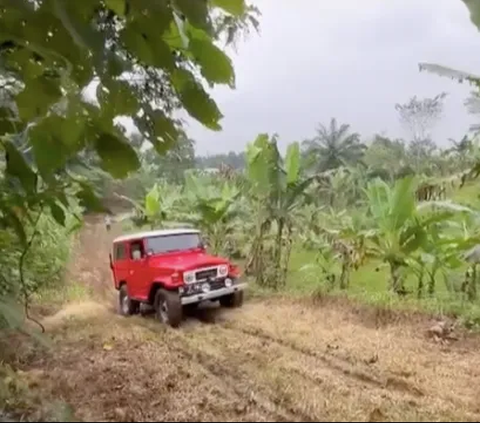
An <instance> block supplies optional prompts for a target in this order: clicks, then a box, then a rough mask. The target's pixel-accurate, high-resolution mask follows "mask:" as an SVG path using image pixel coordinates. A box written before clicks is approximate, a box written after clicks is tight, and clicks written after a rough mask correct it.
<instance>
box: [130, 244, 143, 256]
mask: <svg viewBox="0 0 480 423" xmlns="http://www.w3.org/2000/svg"><path fill="white" fill-rule="evenodd" d="M143 256H144V251H143V243H142V242H141V241H134V242H132V243H131V244H130V258H131V259H132V260H140V259H141V258H142V257H143Z"/></svg>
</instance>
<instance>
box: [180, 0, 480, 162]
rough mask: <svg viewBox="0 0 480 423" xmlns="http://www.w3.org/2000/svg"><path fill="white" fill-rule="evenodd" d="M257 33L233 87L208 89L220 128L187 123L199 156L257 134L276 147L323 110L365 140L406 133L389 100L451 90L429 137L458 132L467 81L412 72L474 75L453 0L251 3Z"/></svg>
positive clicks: (479, 67) (466, 31) (297, 136)
mask: <svg viewBox="0 0 480 423" xmlns="http://www.w3.org/2000/svg"><path fill="white" fill-rule="evenodd" d="M253 1H254V3H255V4H256V5H257V6H258V7H259V8H260V9H261V11H262V15H263V16H262V18H261V33H260V35H259V36H257V35H255V34H252V35H251V36H250V38H249V39H248V40H247V41H245V42H243V43H240V44H239V49H238V53H237V54H234V55H233V56H232V57H233V60H234V63H235V70H236V75H237V89H236V90H229V89H224V88H219V89H215V90H213V92H212V94H213V97H214V98H215V99H216V101H217V103H218V105H219V106H220V109H221V110H222V112H223V114H224V115H225V118H224V119H223V121H222V125H223V131H222V132H218V133H216V132H212V131H209V130H207V129H204V128H203V127H201V125H199V124H197V123H195V122H191V123H190V124H189V127H188V128H187V131H188V134H189V136H190V137H192V138H193V139H195V140H196V141H197V150H198V153H199V154H206V153H217V152H228V151H230V150H235V151H238V150H242V149H243V148H244V146H245V144H246V143H247V142H250V141H252V140H253V139H254V138H255V136H256V135H257V134H258V133H259V132H270V133H274V132H277V133H278V134H279V135H280V140H281V141H280V142H281V145H282V146H283V147H284V146H285V145H286V144H287V143H288V142H291V141H296V140H298V141H301V140H302V139H305V138H308V137H311V136H313V134H314V129H315V127H316V125H317V123H318V122H322V123H325V124H327V123H328V122H329V120H330V118H331V117H336V118H337V120H338V121H340V122H342V123H343V122H344V123H349V124H350V125H351V127H352V130H354V131H357V132H359V133H361V134H362V136H363V137H364V138H366V139H368V137H371V135H373V134H374V133H376V132H386V133H387V134H388V135H390V136H402V135H406V134H404V133H403V132H402V128H401V127H400V125H399V123H398V117H397V113H396V111H395V108H394V105H395V103H397V102H402V103H403V102H406V101H408V99H409V98H410V97H411V96H413V95H415V94H416V95H418V96H420V97H424V96H429V97H430V96H435V95H436V94H438V93H440V92H441V91H446V92H447V93H448V94H449V97H448V100H447V103H446V109H445V117H444V119H443V121H442V122H441V123H440V124H439V125H438V126H437V128H436V130H435V133H434V135H435V140H436V141H437V143H439V144H443V145H445V143H446V140H447V139H448V138H456V139H458V138H461V137H462V136H463V135H464V134H465V132H466V131H467V130H468V125H469V123H471V122H472V120H473V118H472V116H469V115H468V114H467V113H466V110H465V108H464V106H463V101H464V99H465V97H466V96H467V95H468V93H469V90H470V88H469V87H468V86H467V85H460V84H458V83H456V82H454V81H450V80H449V79H446V78H441V77H438V76H436V75H432V74H428V73H425V72H421V73H420V72H419V70H418V63H419V62H433V63H438V64H442V65H447V66H450V67H454V68H458V69H461V70H465V71H470V72H474V73H475V72H478V73H480V56H479V55H478V52H479V51H480V33H479V32H478V31H477V30H476V28H475V27H474V26H473V25H472V24H471V23H470V21H469V14H468V10H467V8H466V7H465V6H464V4H463V2H462V1H461V0H361V1H359V0H335V1H331V0H295V1H287V0H253Z"/></svg>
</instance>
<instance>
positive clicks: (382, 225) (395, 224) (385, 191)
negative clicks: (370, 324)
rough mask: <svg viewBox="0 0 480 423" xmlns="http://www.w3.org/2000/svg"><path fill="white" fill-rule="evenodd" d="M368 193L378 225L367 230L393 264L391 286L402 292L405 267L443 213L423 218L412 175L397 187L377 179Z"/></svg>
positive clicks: (380, 255)
mask: <svg viewBox="0 0 480 423" xmlns="http://www.w3.org/2000/svg"><path fill="white" fill-rule="evenodd" d="M366 194H367V198H368V203H369V204H368V205H369V210H370V214H371V216H372V218H373V220H372V222H373V224H374V227H373V228H372V229H371V230H370V231H368V232H367V233H366V238H367V239H368V242H369V247H370V248H371V250H372V251H373V253H374V254H375V255H376V256H377V257H378V258H380V259H381V260H382V261H383V262H385V263H386V264H387V265H388V266H389V270H390V289H391V290H392V291H393V292H395V293H397V294H401V293H403V292H405V289H404V280H403V279H404V278H403V276H402V269H405V268H406V266H407V265H408V261H407V260H408V259H410V258H412V257H413V254H414V253H415V252H416V251H417V250H418V249H419V248H420V247H421V246H422V245H423V244H424V243H425V242H426V237H427V228H428V226H429V225H430V224H431V223H433V222H434V221H436V219H439V218H440V216H436V215H434V217H433V218H430V220H429V219H423V220H422V219H420V216H419V214H418V212H417V207H416V203H415V183H414V179H413V177H411V176H408V177H405V178H403V179H400V180H398V181H396V183H395V185H394V186H393V188H391V187H390V186H389V185H388V184H387V183H385V182H384V181H382V180H380V179H377V180H375V181H373V182H370V183H369V184H368V185H367V189H366Z"/></svg>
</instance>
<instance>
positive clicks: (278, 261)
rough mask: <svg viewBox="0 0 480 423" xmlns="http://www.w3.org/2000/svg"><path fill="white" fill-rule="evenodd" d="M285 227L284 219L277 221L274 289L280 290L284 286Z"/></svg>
mask: <svg viewBox="0 0 480 423" xmlns="http://www.w3.org/2000/svg"><path fill="white" fill-rule="evenodd" d="M284 227H285V221H284V219H278V220H277V237H276V239H275V254H274V263H273V265H274V266H275V271H274V272H273V274H274V275H275V280H274V281H272V287H273V288H275V289H278V287H279V286H282V285H283V281H282V280H281V279H282V273H283V272H282V249H283V229H284Z"/></svg>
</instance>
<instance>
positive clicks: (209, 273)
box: [195, 268, 217, 281]
mask: <svg viewBox="0 0 480 423" xmlns="http://www.w3.org/2000/svg"><path fill="white" fill-rule="evenodd" d="M216 277H217V269H216V268H215V269H207V270H200V271H198V272H196V273H195V280H197V281H203V280H205V279H208V278H216Z"/></svg>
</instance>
